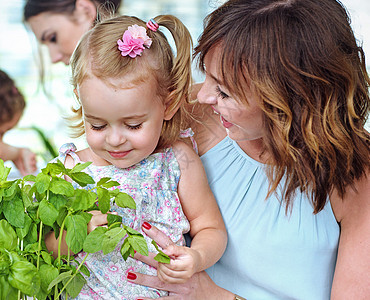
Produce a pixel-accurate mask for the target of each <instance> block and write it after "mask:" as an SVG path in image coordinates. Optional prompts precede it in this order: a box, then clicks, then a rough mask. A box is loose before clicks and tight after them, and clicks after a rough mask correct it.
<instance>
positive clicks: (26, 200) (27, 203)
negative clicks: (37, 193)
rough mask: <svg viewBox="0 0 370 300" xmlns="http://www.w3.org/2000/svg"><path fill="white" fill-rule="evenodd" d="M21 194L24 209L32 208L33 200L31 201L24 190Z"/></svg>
mask: <svg viewBox="0 0 370 300" xmlns="http://www.w3.org/2000/svg"><path fill="white" fill-rule="evenodd" d="M21 194H22V200H23V205H24V207H25V208H28V207H30V206H31V205H32V199H31V197H30V196H29V195H28V193H27V192H25V191H24V190H22V192H21Z"/></svg>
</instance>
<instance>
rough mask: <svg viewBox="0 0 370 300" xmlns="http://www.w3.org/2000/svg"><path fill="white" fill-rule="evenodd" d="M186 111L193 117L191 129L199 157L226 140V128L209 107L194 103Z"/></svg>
mask: <svg viewBox="0 0 370 300" xmlns="http://www.w3.org/2000/svg"><path fill="white" fill-rule="evenodd" d="M186 109H187V111H188V112H189V113H190V115H191V120H190V127H191V128H192V129H193V131H194V139H195V141H196V143H197V145H198V150H199V155H203V154H204V153H206V152H207V151H208V150H210V149H211V148H212V147H214V146H215V145H217V144H218V143H219V142H220V141H221V140H223V139H224V138H225V136H226V131H225V128H223V126H222V125H221V122H220V119H219V116H218V115H216V114H215V113H214V112H213V110H212V108H211V106H209V105H203V104H200V103H198V102H194V103H192V104H189V105H188V106H187V108H186Z"/></svg>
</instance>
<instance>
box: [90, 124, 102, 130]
mask: <svg viewBox="0 0 370 300" xmlns="http://www.w3.org/2000/svg"><path fill="white" fill-rule="evenodd" d="M90 126H91V129H92V130H95V131H99V130H103V129H104V128H105V126H106V125H101V126H95V125H93V124H90Z"/></svg>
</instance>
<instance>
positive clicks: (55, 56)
mask: <svg viewBox="0 0 370 300" xmlns="http://www.w3.org/2000/svg"><path fill="white" fill-rule="evenodd" d="M49 55H50V60H51V62H52V63H53V64H56V63H58V62H60V61H63V54H62V53H61V52H60V51H58V50H57V49H56V48H53V47H50V46H49Z"/></svg>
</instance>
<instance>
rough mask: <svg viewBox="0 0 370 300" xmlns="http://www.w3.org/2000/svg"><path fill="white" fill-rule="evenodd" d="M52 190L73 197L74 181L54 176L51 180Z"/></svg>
mask: <svg viewBox="0 0 370 300" xmlns="http://www.w3.org/2000/svg"><path fill="white" fill-rule="evenodd" d="M50 191H52V192H53V193H54V194H60V195H64V196H67V197H71V196H73V194H74V188H73V185H72V183H70V182H68V181H67V180H64V179H62V178H58V177H54V178H53V180H52V181H51V183H50Z"/></svg>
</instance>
